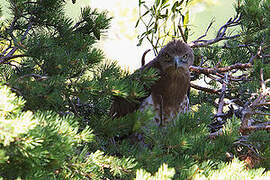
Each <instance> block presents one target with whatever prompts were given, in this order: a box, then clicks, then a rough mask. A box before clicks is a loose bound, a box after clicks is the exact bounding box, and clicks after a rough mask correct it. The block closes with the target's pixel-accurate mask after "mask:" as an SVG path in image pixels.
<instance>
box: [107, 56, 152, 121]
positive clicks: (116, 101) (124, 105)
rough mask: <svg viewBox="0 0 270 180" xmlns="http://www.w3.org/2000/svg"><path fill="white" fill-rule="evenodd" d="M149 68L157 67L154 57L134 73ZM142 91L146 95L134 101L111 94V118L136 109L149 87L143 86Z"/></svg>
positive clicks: (148, 93) (149, 89)
mask: <svg viewBox="0 0 270 180" xmlns="http://www.w3.org/2000/svg"><path fill="white" fill-rule="evenodd" d="M150 68H157V67H156V60H155V59H154V60H152V61H150V62H149V63H148V64H146V65H144V66H142V67H141V68H140V69H138V70H137V71H136V72H135V73H137V72H143V71H144V70H147V69H150ZM144 91H145V92H146V96H144V97H141V98H139V99H136V100H135V101H130V100H127V99H125V98H123V97H120V96H113V98H112V105H111V108H110V112H109V115H110V116H111V117H112V118H119V117H123V116H125V115H127V114H129V113H132V112H134V111H136V110H138V109H139V107H140V105H141V103H142V102H143V100H144V99H146V98H147V97H148V96H149V95H150V94H151V88H149V87H144Z"/></svg>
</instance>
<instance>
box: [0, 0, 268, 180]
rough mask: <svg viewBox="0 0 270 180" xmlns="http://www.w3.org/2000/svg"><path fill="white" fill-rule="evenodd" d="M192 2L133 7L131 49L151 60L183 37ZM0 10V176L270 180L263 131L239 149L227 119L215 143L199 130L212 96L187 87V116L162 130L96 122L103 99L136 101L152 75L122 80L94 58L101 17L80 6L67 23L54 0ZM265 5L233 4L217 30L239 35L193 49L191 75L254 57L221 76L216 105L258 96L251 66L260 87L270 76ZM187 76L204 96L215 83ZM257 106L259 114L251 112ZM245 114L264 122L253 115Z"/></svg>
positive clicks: (142, 119)
mask: <svg viewBox="0 0 270 180" xmlns="http://www.w3.org/2000/svg"><path fill="white" fill-rule="evenodd" d="M196 2H199V1H196ZM192 3H195V1H188V0H187V1H184V0H182V1H174V0H173V1H168V0H156V1H155V2H154V3H153V4H152V5H149V4H147V3H146V1H141V0H139V10H140V14H139V15H140V17H139V19H138V22H137V25H136V26H140V25H143V26H144V27H145V32H143V33H142V34H141V35H140V36H139V37H138V38H139V45H140V44H141V43H143V40H144V39H147V40H148V41H149V42H150V43H151V45H152V46H153V48H154V50H155V53H157V52H158V49H159V48H160V47H162V46H163V45H164V44H165V43H166V42H167V41H169V40H171V39H172V38H179V39H183V40H184V41H187V40H188V37H189V32H190V29H191V26H190V25H189V16H190V14H189V7H190V5H192ZM9 4H10V8H11V12H12V16H11V17H10V18H9V19H8V20H7V21H6V22H5V24H1V28H0V53H1V54H0V62H1V63H0V80H1V82H2V84H5V86H4V85H1V88H0V99H1V101H0V178H4V179H16V178H22V179H215V178H219V177H222V178H224V179H237V178H238V179H240V178H247V179H252V178H255V177H259V178H267V177H269V176H270V174H269V172H268V171H264V169H262V167H263V168H266V169H269V162H270V161H269V156H270V149H269V147H270V142H269V138H270V137H269V132H267V131H264V132H261V131H259V132H254V133H251V134H250V135H249V137H248V138H247V139H245V143H246V144H247V143H248V144H249V145H251V146H252V147H254V149H255V150H254V149H252V150H253V151H252V150H251V149H250V146H246V147H241V148H242V150H241V151H240V150H239V149H238V146H237V147H236V144H237V143H236V142H239V141H238V140H239V139H238V138H239V135H240V134H239V127H240V123H241V122H240V118H239V117H238V116H237V114H236V113H235V115H231V116H229V118H227V120H226V123H225V124H222V125H221V126H222V130H223V131H222V135H220V136H217V137H216V138H215V139H211V138H209V124H211V123H213V122H215V120H216V119H217V117H214V116H213V114H215V113H216V110H217V104H216V102H217V100H218V99H219V98H220V96H219V95H216V94H211V95H209V94H208V93H205V92H203V91H197V90H194V89H192V90H191V93H190V102H191V112H189V113H187V114H183V115H181V116H179V118H176V119H175V121H174V122H173V123H171V124H169V125H168V126H166V127H157V126H155V125H153V124H154V123H153V116H154V114H153V111H152V110H151V109H149V110H146V111H145V112H140V111H136V112H134V113H131V114H129V115H127V116H125V117H121V118H115V119H112V117H110V116H109V115H108V112H109V109H110V106H111V101H112V100H113V99H114V98H115V97H118V98H123V99H126V100H127V101H129V102H137V100H138V99H140V98H142V97H145V96H147V95H148V94H147V93H146V92H145V91H144V89H145V88H151V85H152V84H153V83H154V82H155V81H156V80H157V79H158V78H159V75H158V72H156V71H155V70H154V69H150V70H143V71H141V70H138V71H135V72H134V73H133V74H131V73H130V72H128V71H124V70H122V69H121V68H120V67H119V66H118V65H117V64H116V63H115V62H103V59H104V55H103V52H102V51H101V50H100V49H98V48H96V46H95V43H96V42H97V41H98V40H99V39H100V38H101V37H102V35H103V34H104V33H105V32H106V30H107V29H108V28H109V23H110V20H111V18H109V17H108V16H107V12H99V11H98V10H96V9H91V8H90V7H86V8H83V9H82V10H81V16H80V18H79V19H78V20H77V21H73V20H72V18H70V17H67V16H66V15H65V13H64V5H65V1H62V0H48V1H33V2H32V1H31V2H29V1H26V0H18V1H9ZM258 6H259V8H258ZM269 7H270V4H269V1H266V0H261V1H260V0H256V1H251V0H241V1H239V3H238V4H237V6H236V12H238V13H240V14H241V21H240V22H239V27H238V29H237V30H235V31H234V32H229V33H228V34H233V33H239V34H240V37H238V38H234V39H229V40H226V41H225V44H224V45H222V44H221V43H219V44H214V45H211V46H207V47H202V48H195V49H194V53H195V56H196V59H195V65H196V66H200V67H202V68H205V67H210V68H217V67H219V66H220V67H225V66H230V65H232V64H235V63H248V62H249V61H250V57H252V56H254V55H257V56H256V58H255V59H253V62H252V63H253V68H252V69H250V70H248V71H246V70H238V71H234V72H232V73H230V74H229V76H235V77H239V78H243V77H244V78H243V79H246V80H243V81H241V82H240V83H239V82H238V81H237V80H232V78H229V82H228V83H227V91H226V92H225V98H227V99H229V100H233V102H235V104H233V105H234V106H233V107H234V108H235V107H236V108H237V109H236V110H237V111H240V113H241V110H242V109H241V108H239V107H243V106H244V105H245V104H248V103H249V101H250V100H252V99H254V96H253V95H252V94H254V93H257V92H258V88H259V86H260V81H259V80H260V70H261V69H263V70H264V77H265V79H266V78H269V77H270V75H269V72H270V71H269V69H270V68H269V55H268V54H269V53H270V52H269V45H270V44H269V42H270V39H269V36H268V34H269V29H270V27H269V24H270V23H269V18H268V17H269V15H270V14H269V12H270V11H269ZM258 50H260V51H258ZM13 51H14V52H13ZM220 74H222V73H220ZM192 78H193V80H198V82H199V83H201V82H205V83H206V85H207V87H209V88H212V89H219V88H220V87H221V84H222V83H223V82H222V80H221V79H220V77H218V80H214V79H213V78H212V79H211V77H210V79H209V77H208V78H206V77H205V75H204V74H196V73H194V74H192ZM6 85H7V86H9V88H8V87H7V86H6ZM11 90H12V92H13V93H12V92H11ZM219 92H220V91H219ZM14 93H16V94H17V96H18V95H20V97H17V96H16V95H15V94H14ZM24 99H25V100H24ZM227 99H226V100H227ZM236 100H237V101H236ZM230 108H232V107H228V106H225V108H224V111H223V113H224V114H229V112H230V111H231V109H230ZM265 110H269V108H268V109H267V108H265V107H261V111H265ZM237 111H235V112H237ZM222 118H223V117H222ZM255 118H257V119H259V120H260V121H263V122H267V121H268V119H267V118H265V117H262V116H259V115H258V116H255ZM225 119H226V118H224V121H225ZM240 145H241V144H240ZM250 152H252V153H255V154H256V155H258V156H260V157H261V159H260V161H259V163H258V164H256V168H258V169H251V170H249V169H245V164H244V163H243V162H241V161H239V160H237V157H239V159H241V160H242V159H243V158H241V157H243V155H254V154H252V153H251V154H250ZM250 157H252V156H250ZM232 159H233V160H232ZM231 160H232V161H231ZM230 161H231V162H230ZM169 167H170V168H169ZM14 172H15V173H14Z"/></svg>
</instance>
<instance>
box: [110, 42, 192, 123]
mask: <svg viewBox="0 0 270 180" xmlns="http://www.w3.org/2000/svg"><path fill="white" fill-rule="evenodd" d="M193 61H194V55H193V51H192V49H191V48H190V47H189V45H188V44H186V43H185V42H183V41H181V40H172V41H170V42H169V43H168V44H167V45H166V46H164V47H163V48H162V49H161V50H160V51H159V53H158V55H157V56H156V57H155V58H154V59H153V60H152V61H150V62H149V63H147V64H145V65H144V66H142V67H141V68H140V69H139V70H138V71H143V70H145V69H150V68H154V69H156V71H157V72H158V74H159V79H158V80H157V81H155V83H154V84H152V85H151V87H150V88H145V91H146V92H147V96H145V97H143V98H140V99H138V100H137V101H136V102H130V101H127V100H126V99H124V98H121V97H115V98H114V99H113V102H112V105H111V109H110V115H111V116H112V117H113V118H118V117H122V116H125V115H127V114H129V113H132V112H134V111H136V110H139V111H144V110H145V109H148V108H152V109H153V110H154V111H155V112H154V113H155V117H154V122H155V123H156V124H157V125H158V126H166V124H168V123H169V122H170V121H172V120H173V119H174V118H176V117H178V116H179V115H180V114H182V113H185V112H187V111H188V110H189V98H188V93H189V88H190V72H189V67H190V66H191V65H192V64H193Z"/></svg>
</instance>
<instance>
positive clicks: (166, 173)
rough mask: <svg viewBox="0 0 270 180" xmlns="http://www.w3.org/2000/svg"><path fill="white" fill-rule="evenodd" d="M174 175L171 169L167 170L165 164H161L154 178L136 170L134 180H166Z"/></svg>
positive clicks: (143, 171)
mask: <svg viewBox="0 0 270 180" xmlns="http://www.w3.org/2000/svg"><path fill="white" fill-rule="evenodd" d="M174 173H175V171H174V169H173V168H168V165H167V164H162V165H161V167H160V168H159V169H158V172H156V173H155V175H154V176H151V174H150V173H148V172H146V171H145V170H143V169H140V170H137V172H136V179H135V180H168V179H172V178H173V176H174Z"/></svg>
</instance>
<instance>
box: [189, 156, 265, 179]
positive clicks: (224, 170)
mask: <svg viewBox="0 0 270 180" xmlns="http://www.w3.org/2000/svg"><path fill="white" fill-rule="evenodd" d="M264 171H265V170H264V169H262V168H260V169H255V170H247V169H246V167H245V164H244V163H243V162H241V161H239V160H238V159H236V158H235V159H233V160H232V162H230V163H226V164H225V163H224V164H222V165H220V168H219V169H218V170H215V171H212V172H211V173H210V174H209V176H208V177H206V176H204V175H200V174H197V175H196V176H195V177H194V179H195V180H196V179H210V180H212V179H221V180H227V179H228V180H229V179H267V178H269V176H270V174H269V172H266V173H265V172H264Z"/></svg>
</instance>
